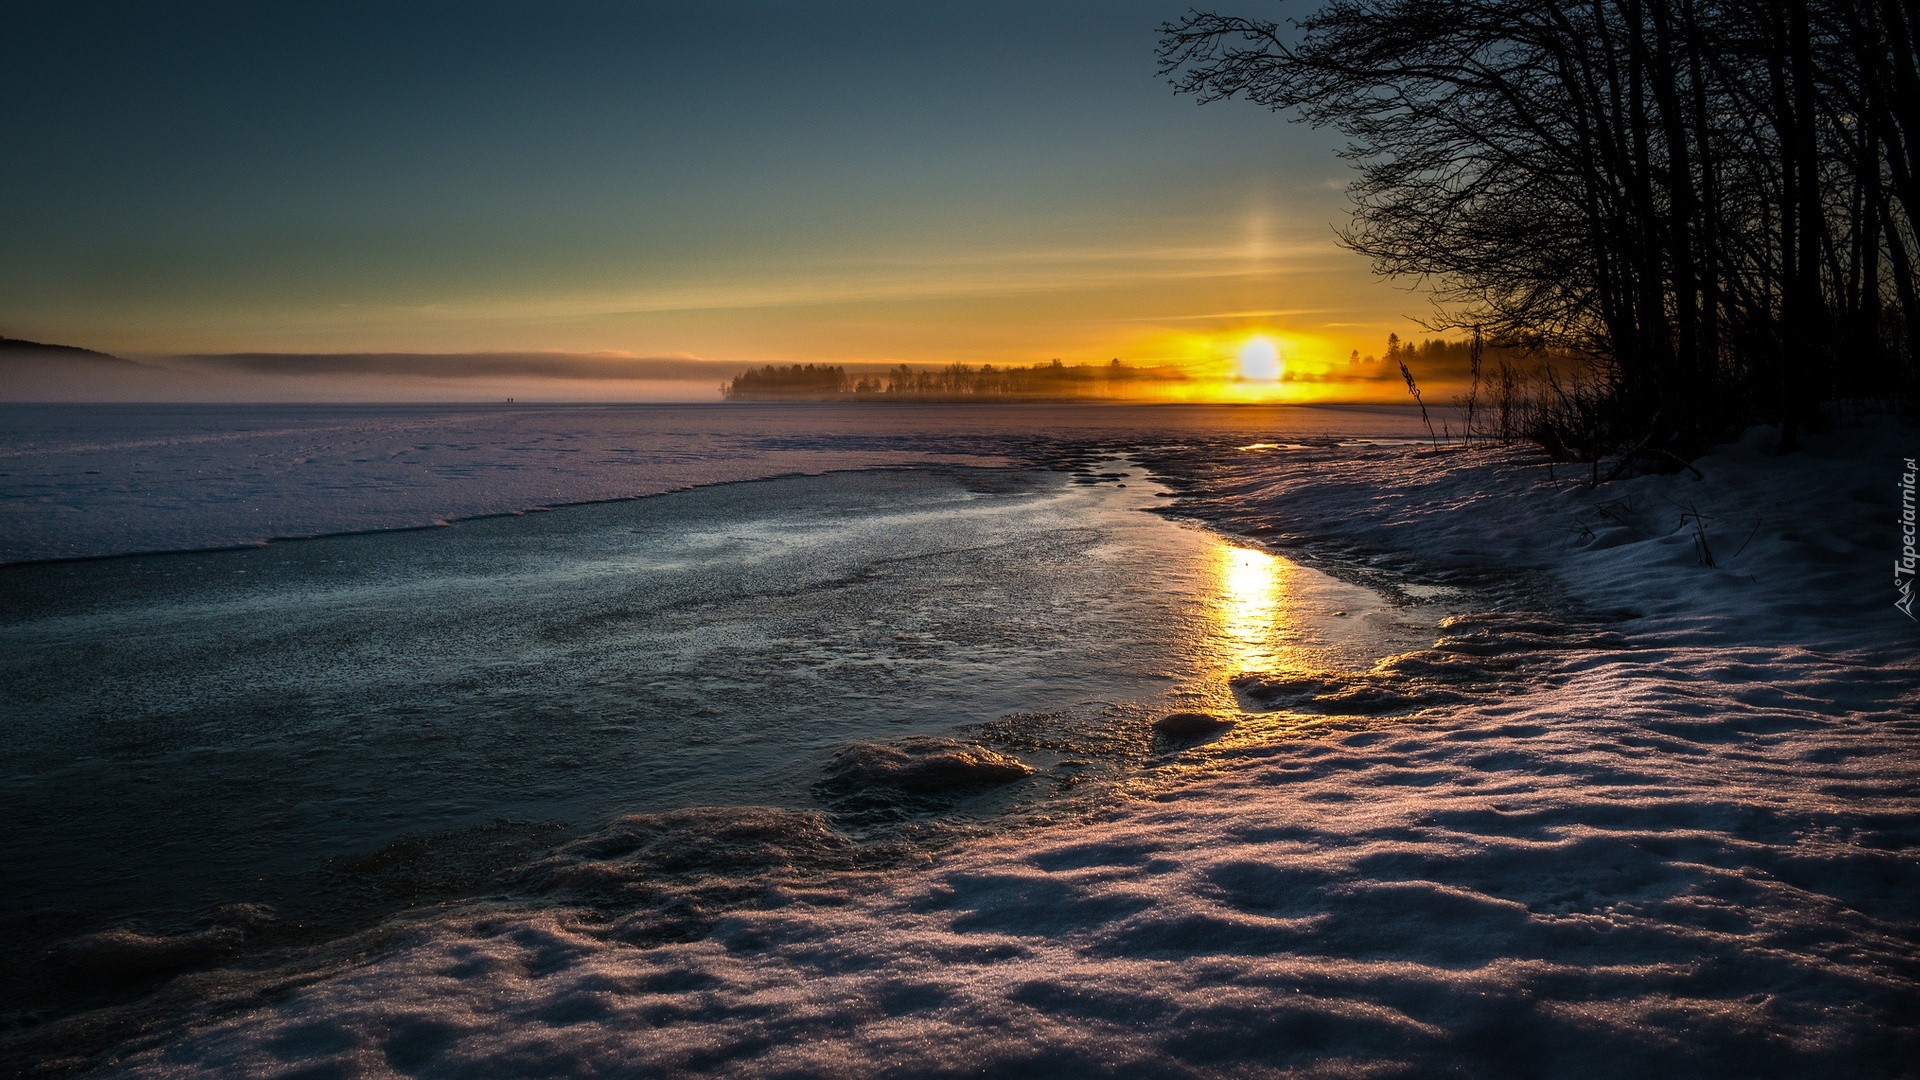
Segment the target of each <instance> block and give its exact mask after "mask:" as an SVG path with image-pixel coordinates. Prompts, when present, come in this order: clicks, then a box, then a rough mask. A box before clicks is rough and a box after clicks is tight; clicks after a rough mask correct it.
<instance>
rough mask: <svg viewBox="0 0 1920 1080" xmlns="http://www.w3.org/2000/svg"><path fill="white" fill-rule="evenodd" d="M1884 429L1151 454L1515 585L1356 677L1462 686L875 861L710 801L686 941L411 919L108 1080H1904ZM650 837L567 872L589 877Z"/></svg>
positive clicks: (1897, 730)
mask: <svg viewBox="0 0 1920 1080" xmlns="http://www.w3.org/2000/svg"><path fill="white" fill-rule="evenodd" d="M1914 444H1915V440H1914V437H1913V434H1912V433H1911V432H1910V431H1902V430H1899V429H1896V428H1894V427H1892V426H1890V425H1887V426H1880V427H1868V428H1864V429H1849V430H1843V431H1839V432H1835V433H1832V434H1829V435H1825V436H1822V437H1819V438H1817V439H1814V440H1812V441H1811V442H1810V444H1809V447H1808V449H1807V450H1806V451H1804V452H1801V453H1797V454H1794V455H1790V456H1786V457H1776V456H1774V455H1772V454H1771V452H1770V451H1769V450H1768V448H1767V444H1766V439H1765V436H1764V434H1762V433H1756V434H1755V435H1754V436H1753V437H1752V438H1750V439H1749V440H1747V441H1744V442H1742V443H1740V444H1738V445H1735V446H1731V447H1728V448H1725V449H1723V450H1722V451H1720V452H1718V453H1715V454H1713V455H1710V456H1709V457H1707V458H1705V459H1703V460H1701V461H1700V462H1699V463H1698V468H1699V471H1700V473H1701V474H1702V475H1701V478H1699V479H1696V478H1694V477H1693V476H1692V475H1691V474H1688V473H1681V474H1678V475H1674V476H1646V477H1640V478H1636V479H1632V480H1628V481H1625V482H1621V483H1617V484H1613V485H1608V486H1606V487H1603V488H1601V489H1599V490H1597V491H1589V490H1585V489H1584V487H1583V486H1581V485H1579V484H1577V483H1574V482H1573V481H1574V480H1575V479H1576V478H1574V477H1569V476H1568V475H1567V474H1566V473H1565V471H1564V470H1550V468H1549V466H1547V465H1546V464H1544V463H1542V462H1539V461H1537V460H1534V459H1532V458H1530V457H1528V456H1527V455H1526V454H1524V453H1522V452H1520V451H1473V452H1441V453H1433V452H1430V451H1426V450H1423V449H1419V448H1415V447H1408V446H1381V445H1371V446H1360V447H1355V446H1340V447H1334V446H1321V447H1311V446H1309V447H1300V448H1295V449H1285V450H1281V449H1276V450H1273V451H1266V452H1245V453H1239V454H1235V453H1233V452H1229V451H1203V450H1200V449H1193V450H1190V451H1183V452H1180V453H1172V452H1169V453H1167V454H1163V455H1162V456H1161V457H1160V458H1159V459H1158V467H1159V468H1160V470H1161V471H1162V472H1163V474H1167V475H1175V476H1182V477H1184V478H1185V479H1184V481H1183V482H1184V483H1185V485H1186V490H1187V493H1188V497H1187V499H1186V500H1185V502H1184V503H1183V504H1182V506H1181V507H1180V508H1179V509H1181V510H1183V511H1184V512H1187V513H1191V514H1194V515H1197V516H1200V517H1202V518H1205V519H1207V520H1211V521H1214V522H1216V523H1218V524H1219V525H1220V527H1222V528H1225V529H1228V530H1231V531H1236V532H1240V533H1242V534H1246V535H1250V536H1258V537H1262V538H1264V540H1265V542H1268V543H1272V544H1275V545H1282V546H1286V547H1289V548H1291V549H1292V550H1294V551H1296V552H1302V553H1305V554H1307V555H1309V556H1310V557H1314V558H1318V559H1320V560H1322V561H1323V562H1324V563H1325V564H1327V565H1332V566H1337V567H1344V568H1346V569H1347V570H1348V571H1351V572H1352V573H1354V574H1356V575H1364V574H1365V573H1367V572H1370V568H1378V567H1381V566H1386V565H1391V566H1393V567H1394V568H1395V569H1396V572H1397V573H1402V574H1406V573H1414V574H1417V575H1424V576H1416V578H1415V580H1424V581H1427V582H1431V583H1432V584H1434V585H1435V586H1450V585H1459V584H1461V583H1464V582H1467V581H1468V580H1469V579H1474V575H1476V574H1479V575H1481V577H1480V578H1478V579H1474V580H1480V581H1481V582H1482V583H1483V584H1484V582H1485V581H1486V580H1489V578H1488V577H1487V574H1488V573H1489V571H1488V568H1493V571H1494V572H1493V574H1492V579H1493V580H1498V581H1504V582H1506V583H1507V584H1506V589H1507V591H1506V592H1505V593H1503V594H1501V595H1503V596H1505V597H1506V599H1505V600H1504V601H1503V603H1504V604H1505V605H1506V606H1508V607H1509V608H1512V609H1513V610H1509V611H1507V612H1505V613H1499V614H1489V615H1484V616H1481V617H1478V618H1468V619H1465V620H1462V621H1460V622H1459V623H1457V624H1456V625H1455V626H1454V628H1453V629H1452V630H1450V631H1449V637H1448V638H1447V639H1446V640H1444V641H1443V642H1442V643H1441V644H1440V645H1439V646H1437V647H1436V648H1435V649H1433V650H1429V651H1427V652H1425V653H1422V654H1419V655H1417V656H1414V657H1410V658H1401V663H1400V665H1399V666H1398V667H1397V668H1395V667H1392V666H1390V665H1389V666H1383V667H1382V668H1381V669H1380V670H1378V671H1377V672H1375V673H1373V674H1371V675H1368V676H1367V677H1366V678H1364V679H1361V680H1358V681H1359V682H1361V683H1365V684H1366V685H1363V686H1359V687H1358V689H1362V690H1364V689H1368V688H1369V687H1371V688H1372V689H1373V690H1376V691H1384V690H1393V689H1396V688H1398V689H1401V690H1406V688H1407V687H1412V686H1416V685H1429V684H1430V685H1431V686H1433V687H1447V688H1451V689H1452V691H1453V695H1452V696H1451V697H1446V696H1437V697H1431V698H1429V697H1421V696H1420V695H1418V694H1410V695H1409V696H1408V698H1407V700H1408V701H1411V702H1415V703H1423V704H1421V706H1420V707H1419V708H1417V709H1415V710H1414V711H1412V712H1410V713H1403V714H1402V715H1397V716H1393V717H1390V718H1387V717H1381V716H1377V715H1376V716H1372V717H1371V718H1370V717H1369V716H1368V715H1367V714H1368V713H1369V712H1376V713H1377V712H1380V711H1383V710H1377V709H1375V710H1369V709H1364V708H1355V709H1351V710H1343V709H1342V708H1341V707H1340V705H1339V704H1338V702H1339V694H1340V693H1342V692H1345V691H1347V690H1353V689H1356V687H1354V686H1345V687H1343V686H1340V685H1315V686H1310V687H1303V686H1300V685H1294V684H1288V683H1286V682H1285V680H1284V679H1279V678H1276V679H1273V680H1268V684H1269V685H1271V686H1275V687H1278V689H1277V690H1275V691H1274V693H1273V694H1271V695H1270V696H1268V697H1267V698H1266V699H1265V704H1266V705H1267V706H1269V707H1271V708H1272V709H1274V710H1276V711H1275V712H1274V713H1273V714H1272V716H1273V717H1277V718H1280V719H1287V718H1298V717H1312V718H1313V719H1312V722H1311V723H1307V722H1305V721H1302V723H1300V724H1299V725H1297V726H1296V727H1294V728H1292V729H1290V730H1291V731H1292V732H1293V733H1292V734H1289V735H1281V736H1275V735H1273V734H1271V732H1269V734H1267V735H1265V736H1262V735H1261V734H1260V732H1261V730H1263V729H1262V728H1261V725H1260V724H1259V723H1256V722H1254V721H1256V720H1258V719H1259V717H1260V716H1261V715H1265V714H1258V713H1256V714H1253V715H1252V716H1250V718H1249V720H1248V722H1243V723H1242V724H1240V725H1238V726H1237V727H1235V728H1234V729H1233V732H1232V734H1230V735H1228V736H1223V737H1222V738H1220V739H1218V740H1217V741H1214V742H1211V743H1205V744H1202V745H1198V746H1195V747H1193V748H1190V749H1189V750H1188V751H1186V752H1185V756H1184V757H1183V758H1182V761H1183V762H1184V763H1185V764H1184V766H1183V767H1182V768H1181V769H1175V770H1171V772H1172V775H1171V776H1169V777H1167V778H1164V779H1163V781H1162V782H1158V783H1155V784H1146V785H1142V786H1141V787H1139V788H1138V789H1137V790H1136V794H1135V795H1134V796H1133V797H1131V798H1128V799H1125V800H1123V801H1119V802H1117V803H1115V804H1114V805H1112V806H1110V807H1109V808H1107V809H1105V810H1103V811H1101V812H1099V813H1096V814H1094V815H1092V816H1091V817H1088V818H1083V819H1076V820H1073V821H1063V822H1059V823H1056V824H1053V825H1050V826H1039V827H1034V828H1028V829H1022V830H1019V831H1016V832H1012V833H1009V834H1006V835H1003V836H1000V837H998V838H990V839H983V840H979V841H977V842H971V843H968V844H965V845H962V846H961V847H959V848H956V849H953V850H950V851H948V852H946V853H944V854H941V855H940V856H938V857H937V858H936V859H935V860H934V861H933V862H932V863H931V865H921V866H906V867H902V868H898V869H895V870H892V871H889V872H886V873H881V874H874V873H864V872H857V871H850V870H840V869H835V868H834V867H833V865H832V863H831V861H830V860H829V862H828V863H826V864H821V865H816V864H813V863H809V861H808V859H807V858H806V857H805V853H806V852H808V851H812V850H824V851H830V852H833V851H839V850H840V847H839V845H838V844H837V843H836V842H834V841H832V840H831V838H830V837H829V836H828V835H826V834H824V833H822V831H821V830H822V829H823V825H822V823H821V821H820V820H819V819H818V818H817V817H816V816H812V815H803V814H791V813H789V814H787V815H786V816H785V817H782V816H781V815H780V814H775V813H774V812H768V814H767V816H766V818H765V820H761V819H755V820H754V821H752V822H750V823H746V824H742V823H741V821H740V820H739V818H740V815H741V814H742V813H743V812H742V811H730V812H727V813H728V814H730V815H731V817H728V818H727V819H726V820H727V822H729V824H727V825H726V828H729V829H735V830H736V831H737V830H740V829H745V830H746V831H748V832H750V833H751V834H752V835H753V836H754V837H755V838H756V839H755V840H754V845H753V847H752V850H753V851H755V852H758V855H757V856H756V858H758V859H759V862H758V863H755V864H754V865H755V866H757V867H759V869H760V872H761V877H760V878H759V880H761V881H762V882H763V883H764V887H763V891H762V892H761V893H760V894H759V895H758V896H757V898H756V899H755V900H754V901H753V902H751V903H746V904H743V905H738V906H735V907H732V908H729V909H727V910H726V911H724V912H722V913H720V914H719V916H718V917H717V921H715V922H713V923H712V926H711V930H710V932H706V933H696V934H691V935H687V936H686V937H685V939H683V940H661V939H660V938H658V937H648V936H645V935H634V934H631V933H623V927H622V923H621V921H620V920H618V919H613V920H609V919H607V918H606V917H604V914H602V913H597V912H595V911H592V910H590V909H588V908H584V907H583V908H575V907H564V906H563V907H557V908H552V907H550V908H544V909H524V910H520V911H491V912H488V911H475V910H468V911H466V912H463V913H461V912H456V913H446V914H442V915H439V916H433V917H427V918H423V919H421V920H419V921H417V922H416V923H415V924H413V926H412V928H411V929H410V930H408V931H407V932H406V935H405V940H404V941H403V942H402V943H401V944H400V945H399V946H397V947H395V948H392V949H390V950H385V951H382V952H379V953H377V954H376V955H374V956H372V957H371V958H368V959H366V960H364V961H356V962H352V963H347V964H345V965H344V966H343V967H341V968H340V969H338V970H336V971H334V972H333V973H331V974H329V975H327V976H326V977H323V978H319V979H317V980H313V981H303V982H299V983H296V984H294V985H291V986H288V987H284V988H281V989H280V990H279V991H277V992H276V994H275V995H274V996H273V997H272V998H270V999H265V1000H263V1001H262V1003H261V1004H259V1005H258V1006H257V1007H254V1008H252V1009H250V1010H247V1011H243V1012H240V1013H239V1014H237V1015H229V1016H226V1017H224V1018H212V1019H209V1020H208V1021H206V1022H205V1023H204V1024H203V1025H202V1026H200V1027H199V1028H198V1029H196V1030H192V1031H190V1032H187V1033H184V1034H182V1035H179V1036H178V1037H175V1038H171V1039H169V1040H167V1041H165V1042H164V1043H162V1044H160V1045H156V1046H153V1047H151V1048H149V1049H147V1050H145V1051H143V1052H140V1053H137V1054H135V1055H133V1056H130V1057H128V1058H126V1059H125V1060H123V1061H122V1062H121V1063H119V1065H118V1066H117V1067H116V1068H115V1069H114V1070H113V1072H114V1074H116V1075H138V1076H164V1077H188V1076H214V1075H218V1076H235V1075H258V1076H295V1075H299V1076H320V1075H369V1076H386V1075H396V1074H397V1075H426V1076H455V1075H458V1076H488V1075H500V1076H526V1075H554V1074H570V1075H582V1076H587V1075H592V1076H651V1075H684V1074H692V1073H696V1072H718V1073H720V1074H724V1075H735V1076H756V1077H757V1076H850V1075H851V1076H879V1075H903V1076H906V1075H911V1076H942V1075H952V1076H959V1075H969V1076H979V1075H986V1076H993V1075H1050V1076H1078V1075H1099V1076H1184V1075H1233V1076H1266V1075H1303V1076H1304V1075H1311V1076H1403V1075H1420V1076H1428V1075H1455V1074H1457V1075H1466V1076H1556V1077H1583V1076H1594V1077H1619V1076H1656V1075H1660V1076H1757V1075H1766V1076H1890V1075H1901V1074H1910V1072H1911V1070H1912V1068H1913V1067H1914V1066H1913V1063H1914V1062H1915V1061H1920V956H1917V955H1916V943H1917V941H1920V900H1917V899H1916V897H1917V896H1920V862H1917V861H1916V846H1915V845H1916V841H1917V840H1920V801H1917V799H1920V784H1917V783H1916V781H1917V780H1920V775H1917V774H1920V716H1917V715H1916V680H1915V677H1914V673H1915V670H1916V668H1915V661H1916V658H1917V652H1920V650H1917V649H1916V642H1920V633H1916V626H1915V625H1914V624H1913V623H1911V622H1910V621H1909V620H1908V619H1907V618H1906V617H1905V616H1904V615H1902V614H1900V613H1899V612H1897V611H1895V610H1894V608H1893V606H1892V599H1893V589H1892V585H1891V580H1890V577H1891V576H1890V575H1889V573H1888V572H1887V567H1888V563H1889V561H1890V558H1891V557H1892V555H1893V553H1894V552H1895V551H1896V550H1897V547H1898V537H1899V530H1898V526H1897V512H1898V511H1897V505H1898V502H1897V493H1896V492H1895V487H1894V485H1895V483H1896V482H1897V480H1898V477H1899V472H1900V459H1901V458H1902V457H1904V456H1908V455H1911V454H1913V453H1914V452H1915V449H1914ZM1683 515H1686V517H1684V518H1683ZM1696 519H1697V520H1699V521H1702V522H1704V536H1705V543H1706V546H1707V550H1709V551H1710V552H1711V554H1712V556H1713V558H1714V561H1715V563H1716V567H1715V568H1708V567H1706V566H1704V565H1702V563H1703V561H1704V559H1703V556H1702V551H1701V548H1700V546H1699V545H1700V543H1701V540H1700V538H1699V537H1698V536H1696V535H1695V530H1694V528H1693V526H1692V524H1691V522H1693V521H1694V520H1696ZM1529 602H1538V606H1540V607H1542V608H1544V609H1546V611H1547V612H1551V614H1548V613H1544V612H1542V611H1532V612H1529V611H1525V610H1520V609H1521V608H1524V607H1525V606H1526V604H1527V603H1529ZM1396 672H1399V674H1396ZM1436 673H1438V674H1436ZM1443 675H1444V676H1446V677H1444V678H1443V677H1442V676H1443ZM1248 685H1249V686H1251V685H1253V683H1251V682H1250V683H1249V684H1248ZM1309 691H1310V693H1309ZM1252 696H1257V695H1252ZM1316 703H1317V704H1316ZM1256 704H1259V703H1257V702H1256ZM1296 714H1297V716H1296ZM715 813H720V812H718V811H716V812H715ZM656 824H657V823H656ZM715 827H716V828H717V826H715ZM655 828H656V825H654V824H650V825H647V827H646V828H645V829H640V830H639V832H636V829H639V825H637V824H636V823H635V822H633V821H626V822H623V823H616V825H615V826H614V829H615V830H616V831H618V830H625V833H623V836H624V837H625V839H622V838H619V837H610V838H609V839H608V840H607V842H606V844H605V845H604V847H603V848H601V849H592V850H583V851H581V852H576V853H575V855H576V856H578V858H577V859H576V863H577V865H576V866H574V867H573V868H571V869H568V871H567V872H569V873H586V872H588V869H590V870H591V873H592V874H594V875H598V877H596V878H595V880H600V879H601V878H604V877H605V876H609V875H611V876H614V877H617V876H618V874H619V873H620V865H621V863H622V860H623V859H630V858H632V857H633V856H632V852H634V851H643V850H645V843H651V842H653V841H651V840H645V838H646V837H652V836H654V835H655V833H654V832H653V831H648V830H653V829H655ZM786 829H791V830H792V831H793V837H792V838H791V839H790V840H787V841H782V840H781V839H780V837H781V836H783V835H784V833H783V830H786ZM643 834H644V835H643ZM634 837H641V838H640V839H634ZM643 840H644V841H645V842H644V843H643ZM589 848H591V845H589ZM581 868H588V869H581ZM546 872H548V873H552V874H558V873H560V868H557V867H548V868H547V871H546Z"/></svg>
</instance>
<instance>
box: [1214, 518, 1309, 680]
mask: <svg viewBox="0 0 1920 1080" xmlns="http://www.w3.org/2000/svg"><path fill="white" fill-rule="evenodd" d="M1215 560H1216V574H1217V577H1218V585H1217V587H1216V589H1215V594H1214V595H1215V605H1214V606H1215V610H1214V616H1215V619H1216V620H1217V622H1218V624H1219V632H1220V636H1221V637H1222V638H1223V639H1224V641H1223V643H1222V644H1223V646H1224V651H1225V652H1226V654H1227V655H1225V656H1223V657H1221V658H1220V659H1221V660H1222V662H1223V663H1222V666H1224V667H1230V668H1232V669H1234V670H1235V671H1280V670H1287V669H1291V668H1296V667H1299V666H1300V664H1299V663H1298V662H1297V660H1295V659H1292V658H1291V654H1292V653H1293V652H1294V651H1295V650H1294V647H1293V646H1294V643H1295V641H1296V639H1297V638H1298V636H1299V634H1298V630H1297V628H1296V627H1294V626H1293V625H1292V624H1293V618H1292V613H1291V611H1290V608H1289V595H1288V594H1289V591H1290V590H1289V585H1290V584H1291V579H1292V577H1293V571H1294V569H1295V567H1294V565H1293V564H1292V563H1289V562H1286V561H1285V560H1282V559H1276V558H1274V557H1273V556H1271V555H1269V554H1267V553H1266V552H1264V551H1254V550H1251V549H1249V548H1241V547H1231V546H1228V545H1226V544H1222V545H1220V547H1219V548H1218V549H1217V553H1216V556H1215Z"/></svg>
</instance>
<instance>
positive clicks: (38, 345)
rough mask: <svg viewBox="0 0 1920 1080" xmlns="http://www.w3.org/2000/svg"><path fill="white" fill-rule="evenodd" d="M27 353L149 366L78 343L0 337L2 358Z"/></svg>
mask: <svg viewBox="0 0 1920 1080" xmlns="http://www.w3.org/2000/svg"><path fill="white" fill-rule="evenodd" d="M25 353H31V354H35V355H36V356H41V357H48V358H49V359H51V356H49V354H52V356H68V357H72V358H74V359H76V360H78V359H81V358H83V357H84V358H86V359H89V360H112V361H117V362H119V363H122V364H132V365H133V366H134V367H146V366H147V365H146V364H141V363H138V362H136V361H133V360H128V359H126V358H125V357H120V356H115V355H113V354H112V353H103V352H96V351H94V350H93V349H83V348H81V347H80V346H78V345H49V344H47V343H46V342H44V341H22V340H21V339H19V338H10V337H0V358H9V359H10V358H12V357H14V356H18V355H21V354H25Z"/></svg>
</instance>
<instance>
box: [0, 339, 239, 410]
mask: <svg viewBox="0 0 1920 1080" xmlns="http://www.w3.org/2000/svg"><path fill="white" fill-rule="evenodd" d="M200 381H202V380H198V379H196V378H195V377H193V376H188V375H184V374H182V373H181V372H177V371H170V370H168V369H166V368H163V367H157V366H155V365H153V364H143V363H140V362H139V361H138V360H128V359H127V358H125V357H123V356H115V355H113V354H112V353H103V352H98V351H96V350H93V349H83V348H80V347H79V346H77V345H54V344H50V343H48V342H44V341H22V340H21V339H19V338H10V337H0V401H154V400H164V399H166V398H168V397H179V396H181V395H183V394H187V395H191V394H192V393H193V391H194V390H195V389H196V388H197V384H198V382H200Z"/></svg>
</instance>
